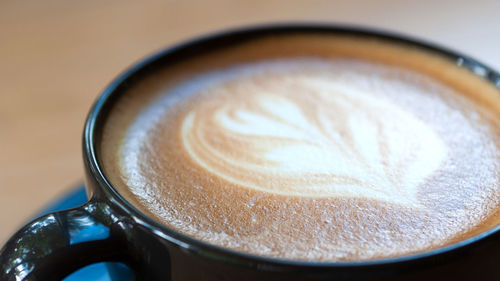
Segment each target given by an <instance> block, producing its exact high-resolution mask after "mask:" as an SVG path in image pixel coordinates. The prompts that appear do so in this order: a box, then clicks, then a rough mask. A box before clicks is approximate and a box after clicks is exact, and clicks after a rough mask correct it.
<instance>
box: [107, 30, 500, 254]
mask: <svg viewBox="0 0 500 281" xmlns="http://www.w3.org/2000/svg"><path fill="white" fill-rule="evenodd" d="M291 46H292V47H291ZM437 66H439V67H437ZM153 72H154V73H153V74H152V75H151V76H150V77H149V76H147V77H146V78H141V79H139V80H141V81H139V82H134V83H132V84H134V85H131V86H130V88H127V89H126V91H127V92H126V93H125V94H124V96H123V97H121V98H119V100H118V102H116V105H113V108H112V110H111V113H110V116H109V118H108V119H107V120H106V121H105V128H104V129H103V136H102V144H101V148H100V155H101V156H102V162H103V166H104V168H105V175H106V177H107V178H109V180H110V182H111V183H112V185H113V187H116V189H117V191H118V192H119V193H120V194H121V195H123V196H124V197H125V198H126V200H127V201H129V202H130V203H131V204H133V205H134V206H135V207H137V208H138V209H139V210H140V211H141V212H144V213H145V214H146V215H148V216H150V217H152V218H154V219H155V220H157V221H158V222H160V223H162V224H164V225H165V226H167V227H168V228H170V229H173V230H175V231H178V232H180V233H182V234H184V235H188V236H190V237H192V238H194V239H197V240H200V241H204V242H207V243H211V244H214V245H217V246H221V247H226V248H229V249H233V250H236V251H241V252H245V253H250V254H256V255H261V256H266V257H274V258H279V259H292V260H307V261H327V262H332V261H361V260H373V259H383V258H388V257H396V256H402V255H408V254H412V253H418V252H423V251H428V250H430V249H436V248H440V247H443V246H446V245H450V244H453V243H455V242H457V241H462V240H464V239H467V238H470V237H473V236H474V235H476V234H478V233H481V232H484V231H485V230H487V229H491V227H492V226H494V225H497V224H498V222H499V221H500V219H499V217H500V212H499V211H498V210H500V189H499V188H498V187H499V186H500V184H499V171H500V154H499V149H498V148H499V147H500V141H499V140H500V125H499V124H498V121H497V120H498V116H499V115H498V110H497V108H500V99H499V98H498V96H499V95H498V90H497V89H495V88H491V87H490V86H491V85H490V84H488V83H487V82H485V81H483V80H478V79H476V78H477V77H475V76H474V75H473V74H470V73H468V72H464V71H462V69H458V68H457V67H456V66H455V65H454V64H453V63H450V62H448V61H447V60H443V59H442V58H440V57H437V56H434V55H431V54H427V53H423V52H421V51H418V50H413V49H409V48H407V47H401V46H394V45H392V44H386V43H382V42H373V41H370V40H367V41H366V42H365V41H363V40H362V39H360V38H358V37H356V38H343V37H339V38H337V37H335V36H332V37H331V38H330V37H326V36H319V35H317V36H316V35H315V36H310V37H308V36H306V35H303V36H302V35H301V36H290V37H287V36H284V37H283V38H281V37H280V38H278V39H275V38H274V37H273V38H271V39H266V40H262V41H255V42H253V41H251V42H249V43H244V44H242V45H241V46H234V47H229V48H227V49H224V50H223V51H221V52H215V53H213V54H210V55H209V56H206V57H197V58H195V59H192V60H190V61H187V62H186V63H185V64H174V65H170V66H166V67H165V69H160V70H158V71H153ZM142 80H144V81H142ZM135 83H137V85H135ZM485 101H488V102H485ZM497 105H498V107H497Z"/></svg>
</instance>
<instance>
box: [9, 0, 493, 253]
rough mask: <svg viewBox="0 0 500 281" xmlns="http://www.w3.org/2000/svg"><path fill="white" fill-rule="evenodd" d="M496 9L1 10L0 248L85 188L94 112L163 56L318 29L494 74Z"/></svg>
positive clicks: (62, 3)
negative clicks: (260, 26) (266, 28)
mask: <svg viewBox="0 0 500 281" xmlns="http://www.w3.org/2000/svg"><path fill="white" fill-rule="evenodd" d="M499 14H500V1H493V0H492V1H485V0H481V1H466V0H453V1H452V0H450V1H427V0H425V1H422V0H421V1H399V0H379V1H377V0H366V1H364V0H329V1H317V0H308V1H295V0H289V1H274V0H265V1H261V0H252V1H235V0H228V1H219V0H217V1H198V0H191V1H187V0H183V1H180V0H179V1H172V0H170V1H136V0H120V1H118V0H85V1H82V0H72V1H67V0H45V1H40V0H36V1H35V0H20V1H11V0H3V1H0V246H1V245H3V244H4V242H5V241H6V239H7V238H8V236H10V235H11V234H12V233H13V232H14V231H15V230H16V229H17V228H19V227H20V226H21V225H22V224H23V223H25V222H26V220H27V219H28V218H29V217H31V216H33V215H34V214H36V213H37V212H39V211H40V210H41V209H42V208H43V207H44V206H47V204H49V203H50V202H52V201H54V200H55V199H57V198H58V197H59V196H61V195H63V194H64V193H66V192H68V191H70V190H71V189H72V188H74V187H75V185H78V184H79V183H80V182H81V181H82V180H83V168H82V161H81V134H82V129H83V123H84V119H85V117H86V114H87V111H88V110H89V108H90V106H91V104H92V103H93V101H94V100H95V99H96V97H97V96H98V95H99V93H100V92H101V91H102V90H103V89H104V88H105V87H106V85H107V84H108V83H109V82H110V81H111V80H112V79H113V78H114V77H116V76H117V75H118V74H119V73H120V72H122V71H123V70H124V69H125V68H126V67H128V66H130V65H131V64H132V63H134V62H136V61H138V60H139V59H141V58H143V57H144V56H146V55H148V54H151V53H152V52H154V51H157V50H159V49H161V48H163V47H165V46H168V45H171V44H173V43H177V42H179V41H182V40H186V39H189V38H192V37H195V36H198V35H201V34H205V33H207V32H212V31H217V30H221V29H227V28H231V27H241V26H245V25H248V24H257V23H270V22H282V21H294V22H302V21H314V22H327V23H338V24H354V25H362V26H367V27H373V28H380V29H386V30H390V31H396V32H401V33H404V34H407V35H410V36H414V37H417V38H422V39H425V40H427V41H431V42H435V43H438V44H441V45H444V46H446V47H449V48H452V49H455V50H457V51H460V52H463V53H466V54H469V55H471V56H472V57H475V58H477V59H479V60H480V61H483V62H485V63H486V64H487V65H490V66H492V67H494V68H496V69H500V51H499V49H500V18H499V16H498V15H499Z"/></svg>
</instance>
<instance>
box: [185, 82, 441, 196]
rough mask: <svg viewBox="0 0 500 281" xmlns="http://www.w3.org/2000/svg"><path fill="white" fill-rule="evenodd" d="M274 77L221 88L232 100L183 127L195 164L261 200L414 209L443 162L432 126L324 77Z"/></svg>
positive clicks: (203, 109)
mask: <svg viewBox="0 0 500 281" xmlns="http://www.w3.org/2000/svg"><path fill="white" fill-rule="evenodd" d="M276 76H277V77H276V79H259V77H249V78H248V79H246V80H244V81H242V80H241V79H240V80H239V81H238V84H237V85H233V84H231V83H230V82H227V83H226V84H225V85H218V86H217V87H215V88H217V91H226V92H227V93H230V94H228V95H226V96H227V98H221V99H220V100H218V101H217V102H215V101H214V102H212V103H209V104H206V105H200V106H199V107H197V108H195V109H194V110H192V111H190V112H189V113H188V114H187V115H186V117H185V118H184V120H183V123H182V126H181V129H182V130H181V138H182V143H183V145H184V147H185V149H186V151H187V153H188V154H189V156H190V158H191V159H192V160H194V161H195V162H196V163H197V164H198V165H199V166H200V167H202V168H203V169H205V170H207V171H209V172H210V173H212V174H215V175H217V176H218V177H220V178H222V179H225V180H227V181H229V182H231V183H233V184H237V185H241V186H245V187H248V188H253V189H257V190H261V191H266V192H271V193H277V194H287V195H296V196H316V197H325V196H337V197H351V198H352V197H354V198H367V199H374V200H380V201H385V202H390V203H395V204H402V205H406V206H417V205H418V200H417V196H416V195H417V192H418V188H419V186H420V185H421V184H422V183H423V182H424V181H425V179H426V178H427V177H429V176H430V175H431V174H432V173H433V172H435V171H436V170H437V169H438V168H439V167H440V166H441V165H442V163H443V161H444V160H445V158H446V153H447V147H446V145H445V143H444V142H443V141H442V140H441V139H440V137H439V136H438V135H437V133H436V132H434V130H433V129H432V128H431V127H430V126H429V125H427V124H425V123H424V122H423V121H421V120H420V119H418V118H417V117H416V116H414V115H412V114H411V113H410V112H408V111H405V110H404V109H402V108H401V107H399V106H398V105H396V104H395V103H393V102H391V101H390V100H388V99H383V98H378V97H375V96H373V95H372V94H370V93H367V92H363V91H362V90H359V89H357V88H354V87H351V86H349V85H346V84H342V83H339V82H335V81H333V80H331V79H326V78H325V77H313V76H307V75H305V76H301V75H299V74H297V75H290V74H288V75H287V76H286V77H281V76H279V75H278V74H276ZM207 91H211V89H208V90H207ZM402 94H404V93H402ZM223 96H224V95H223ZM236 97H237V98H236Z"/></svg>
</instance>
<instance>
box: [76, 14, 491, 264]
mask: <svg viewBox="0 0 500 281" xmlns="http://www.w3.org/2000/svg"><path fill="white" fill-rule="evenodd" d="M293 33H311V34H313V33H321V34H332V35H334V34H345V35H354V36H363V37H372V38H377V39H382V40H386V41H390V42H394V43H403V44H407V45H411V46H415V47H419V48H421V49H425V50H428V51H431V52H433V53H438V54H440V55H442V56H444V57H447V58H448V59H450V60H451V61H452V62H453V61H454V62H455V63H456V64H457V65H458V66H461V67H464V68H466V69H469V70H471V71H472V72H474V73H475V74H476V75H478V76H480V77H483V78H485V79H487V80H488V81H489V82H490V83H492V84H493V85H495V86H496V87H497V88H500V74H499V73H498V72H496V71H495V70H493V69H492V68H490V67H488V66H486V65H485V64H483V63H481V62H479V61H478V60H476V59H473V58H471V57H469V56H466V55H463V54H460V53H458V52H455V51H452V50H450V49H448V48H445V47H442V46H438V45H436V44H434V43H430V42H427V41H425V40H422V39H417V38H413V37H409V36H407V35H403V34H400V33H396V32H392V31H386V30H380V29H374V28H367V27H361V26H353V25H346V24H328V23H317V22H313V23H303V22H301V23H294V22H292V23H272V24H262V25H253V26H244V27H239V28H233V29H228V30H223V31H219V32H213V33H209V34H208V35H204V36H198V37H195V38H194V39H190V40H187V41H184V42H181V43H178V44H176V45H173V46H167V47H166V48H164V49H161V50H160V51H157V52H155V53H153V54H152V55H149V56H147V57H145V58H143V59H141V60H139V61H138V62H136V63H134V64H133V65H132V66H130V67H128V68H127V69H126V70H125V71H124V72H122V73H121V74H119V75H118V76H117V77H116V78H115V79H114V80H113V81H112V82H111V83H110V84H109V85H108V86H107V87H106V88H105V89H104V91H102V93H101V94H100V95H99V97H98V98H97V100H96V101H95V102H94V104H93V105H92V107H91V109H90V112H89V113H88V116H87V119H86V122H85V126H84V132H83V138H82V141H83V143H82V144H83V158H84V162H85V166H86V168H87V169H88V170H89V171H90V174H91V176H92V178H93V179H94V180H95V181H96V182H97V183H98V186H99V188H100V190H101V191H102V192H103V193H104V194H105V196H106V200H109V201H110V202H112V203H113V204H115V205H117V206H118V207H120V208H121V209H123V210H125V211H126V212H127V214H129V215H131V216H132V217H133V218H134V221H135V222H136V223H138V224H141V225H143V226H145V227H147V228H148V229H150V230H152V232H154V233H155V234H156V235H157V236H159V237H161V238H163V239H166V240H168V241H169V242H171V243H173V244H175V245H176V246H178V247H181V248H183V249H185V250H188V251H190V252H194V253H197V254H198V255H201V256H205V257H208V258H213V259H217V260H223V261H225V262H228V263H234V264H241V265H247V266H254V265H256V264H259V265H260V266H262V265H264V266H267V267H268V268H277V267H280V268H282V267H301V268H318V269H319V268H353V267H356V268H359V267H369V268H373V267H384V266H388V265H393V264H397V263H408V262H423V261H426V260H429V259H432V258H435V257H436V256H442V255H454V254H457V253H458V252H459V251H460V250H461V249H464V248H466V247H468V246H471V245H473V244H475V243H477V242H479V241H481V240H483V239H485V238H486V237H489V236H491V235H492V234H494V233H497V232H498V231H499V230H500V225H497V226H495V227H493V228H491V229H489V230H487V231H485V232H482V233H480V234H478V235H476V236H473V237H470V238H468V239H465V240H462V241H459V242H457V243H454V244H450V245H447V246H445V247H440V248H436V249H433V250H429V251H425V252H419V253H413V254H408V255H404V256H397V257H389V258H381V259H374V260H360V261H334V262H332V261H327V262H321V261H305V260H291V259H280V258H273V257H266V256H259V255H254V254H249V253H244V252H240V251H236V250H232V249H228V248H224V247H220V246H216V245H213V244H209V243H206V242H203V241H200V240H197V239H194V238H191V237H189V236H187V235H185V234H182V233H180V232H177V231H175V230H173V229H170V228H168V227H167V226H165V225H163V224H161V223H159V222H157V221H155V220H154V219H153V218H151V217H149V216H147V215H146V214H144V213H143V212H141V211H140V210H138V209H137V208H136V207H134V206H133V205H132V204H131V203H129V202H128V201H127V200H125V198H124V197H122V196H121V195H120V194H119V193H118V192H117V191H116V190H115V189H114V188H113V185H112V184H111V183H110V181H108V179H107V178H106V177H105V175H104V172H103V170H102V169H101V167H100V163H99V158H98V156H97V146H98V143H97V142H98V133H99V130H100V129H101V130H102V124H103V122H104V120H103V119H104V118H105V116H106V114H107V112H109V110H110V108H111V107H112V104H113V101H114V100H115V99H117V98H118V97H119V96H120V89H124V87H126V84H127V83H131V81H132V80H134V79H136V78H137V76H138V75H139V74H142V75H144V74H146V73H148V72H150V71H152V70H153V69H154V64H160V65H161V64H162V63H161V62H160V61H161V60H162V59H165V58H167V57H174V56H177V55H178V54H179V53H182V52H183V51H185V50H187V49H189V50H190V52H191V53H192V52H195V51H202V49H200V47H201V46H205V45H211V46H212V48H213V49H217V48H218V47H217V46H216V45H219V47H220V45H221V43H231V42H233V41H234V40H236V41H235V43H241V42H244V41H245V40H253V39H255V38H262V37H264V36H269V35H276V34H293ZM181 57H182V55H181ZM91 200H92V198H91Z"/></svg>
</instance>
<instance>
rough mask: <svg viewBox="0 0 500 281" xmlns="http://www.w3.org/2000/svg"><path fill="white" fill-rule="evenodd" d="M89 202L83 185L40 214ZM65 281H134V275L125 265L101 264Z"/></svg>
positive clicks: (87, 267)
mask: <svg viewBox="0 0 500 281" xmlns="http://www.w3.org/2000/svg"><path fill="white" fill-rule="evenodd" d="M87 201H88V199H87V195H86V193H85V188H84V186H83V184H81V185H79V186H77V187H75V188H74V189H73V190H71V191H69V192H68V193H67V194H65V195H63V196H61V197H60V198H58V199H56V200H55V201H53V202H52V203H51V204H49V206H48V207H46V208H45V209H44V210H43V211H42V212H40V213H39V214H38V215H37V217H39V216H42V215H44V214H47V213H50V212H54V211H59V210H64V209H69V208H73V207H78V206H80V205H82V204H85V203H86V202H87ZM63 280H64V281H133V280H135V277H134V273H133V272H132V271H131V270H130V269H129V268H128V267H127V266H125V265H124V264H122V263H115V262H101V263H96V264H92V265H89V266H86V267H83V268H81V269H79V270H77V271H75V272H73V273H72V274H71V275H69V276H68V277H66V278H64V279H63Z"/></svg>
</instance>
